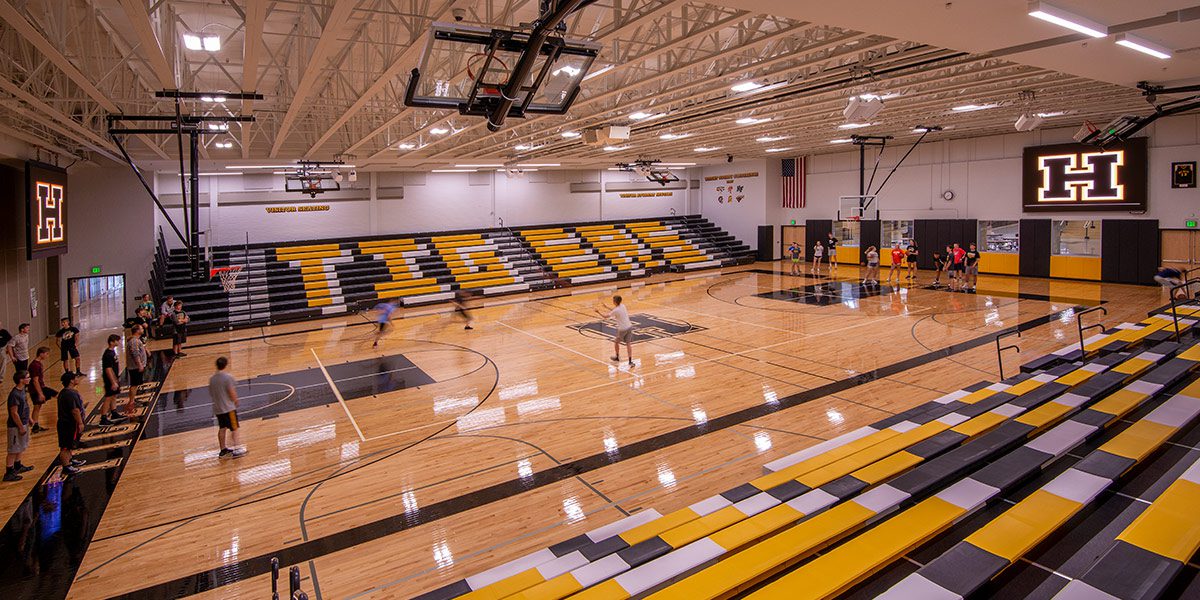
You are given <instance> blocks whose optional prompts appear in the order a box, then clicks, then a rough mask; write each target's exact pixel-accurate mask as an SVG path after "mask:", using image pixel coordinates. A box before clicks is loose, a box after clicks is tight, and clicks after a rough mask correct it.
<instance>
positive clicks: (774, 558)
mask: <svg viewBox="0 0 1200 600" xmlns="http://www.w3.org/2000/svg"><path fill="white" fill-rule="evenodd" d="M1189 314H1191V313H1189ZM1164 321H1165V323H1166V325H1164ZM1173 323H1174V322H1173V320H1172V319H1171V318H1169V317H1164V316H1162V315H1151V316H1149V317H1148V318H1147V319H1145V320H1143V321H1142V322H1141V323H1136V324H1123V325H1120V326H1118V327H1116V328H1113V329H1111V330H1108V331H1105V332H1104V333H1101V334H1097V335H1094V336H1092V337H1091V338H1088V339H1086V340H1084V343H1083V349H1082V350H1081V349H1080V345H1079V344H1075V345H1073V346H1068V347H1066V348H1064V349H1062V350H1059V351H1056V352H1052V353H1050V354H1048V355H1047V357H1049V358H1047V359H1045V361H1044V362H1043V363H1042V365H1043V366H1042V367H1041V368H1030V369H1027V370H1026V372H1022V373H1020V374H1018V375H1017V376H1015V377H1012V378H1009V379H1007V380H1004V381H1001V382H996V383H989V382H981V383H979V384H976V385H973V386H970V387H968V388H965V389H963V390H959V391H957V392H954V393H951V394H947V395H945V396H943V397H941V398H938V399H936V400H933V401H930V402H928V403H926V404H923V405H921V406H918V407H915V408H913V409H910V410H907V411H905V412H903V413H901V414H898V415H894V416H892V417H889V418H887V419H884V420H882V421H880V422H878V423H875V424H873V425H871V426H867V427H863V428H860V429H858V430H855V431H852V432H849V433H847V434H844V435H842V436H839V437H837V438H835V439H832V440H828V441H826V442H823V443H820V444H817V445H815V446H813V447H811V448H808V449H806V450H803V451H800V452H797V453H794V454H792V455H790V456H787V457H784V458H781V459H777V460H775V461H772V462H771V463H768V464H767V465H765V466H764V475H763V476H761V477H759V478H757V479H754V480H752V481H750V482H747V483H745V484H742V485H738V486H736V487H733V488H731V489H729V490H727V491H725V492H723V493H721V494H718V495H715V496H712V497H709V498H706V499H703V500H701V501H699V502H696V503H694V504H691V505H689V506H687V507H685V508H682V509H679V510H675V511H671V512H666V513H664V514H661V515H660V514H659V513H658V512H654V513H653V514H652V515H650V516H648V517H647V516H644V515H643V514H642V513H637V514H635V515H633V516H632V517H627V518H625V519H623V520H621V521H617V522H616V523H613V524H611V525H610V526H606V527H607V529H606V528H601V529H598V530H594V531H593V532H589V533H588V534H585V535H581V536H577V537H575V538H571V539H569V540H566V541H564V542H561V543H559V544H556V545H553V546H550V547H549V548H546V549H544V550H542V551H539V552H536V553H534V554H530V555H527V556H524V557H521V558H518V559H516V560H513V561H510V562H509V563H506V564H503V565H500V566H498V567H495V568H493V569H489V570H488V571H486V572H484V573H480V574H478V575H476V576H473V577H468V578H466V579H463V580H460V581H457V582H455V583H453V584H450V585H448V586H444V587H442V588H439V589H437V590H433V591H431V592H428V593H426V594H424V595H422V596H420V598H422V599H423V600H434V599H442V598H456V597H463V598H472V599H475V598H512V599H517V598H520V599H525V600H534V599H537V600H548V599H556V598H565V597H568V596H570V597H571V598H580V599H591V598H604V599H624V598H634V597H650V598H657V599H665V598H680V599H684V598H686V599H688V600H693V599H702V598H728V597H733V596H741V595H747V596H746V597H752V598H789V599H790V598H828V597H834V596H837V595H838V594H841V593H844V592H847V591H849V590H852V589H854V588H855V586H859V585H862V584H864V582H867V581H869V580H870V578H871V577H872V576H874V575H875V574H876V573H878V572H879V571H881V570H882V569H884V568H885V567H887V566H888V565H890V564H892V563H895V562H896V561H900V560H901V559H902V558H903V557H904V556H905V555H906V554H907V553H909V552H910V551H912V550H914V549H916V548H918V547H921V546H923V545H925V544H927V543H929V542H931V541H933V540H935V539H938V538H939V537H940V536H943V535H946V534H947V532H948V531H949V530H951V528H953V527H955V526H957V525H958V524H960V523H961V522H962V521H963V520H964V519H965V518H966V517H967V516H968V515H971V514H973V513H975V512H977V511H979V510H981V509H982V508H983V507H984V506H986V505H988V504H989V503H994V502H996V501H998V500H999V499H1000V498H1002V497H1004V496H1006V495H1008V494H1010V493H1013V492H1015V491H1016V490H1018V489H1020V488H1021V486H1022V485H1025V484H1026V482H1028V481H1030V480H1031V479H1033V478H1035V477H1036V476H1037V475H1038V474H1040V473H1043V472H1046V471H1048V470H1050V469H1051V468H1053V467H1054V465H1055V464H1056V463H1057V462H1058V461H1060V460H1062V459H1063V458H1064V457H1065V456H1067V454H1068V453H1069V452H1072V451H1073V450H1076V449H1078V448H1079V447H1081V446H1084V445H1085V444H1090V443H1094V440H1100V441H1102V443H1101V444H1100V445H1099V447H1098V448H1097V449H1095V450H1094V451H1091V452H1090V453H1086V456H1085V457H1084V459H1083V460H1080V461H1078V462H1076V463H1074V464H1073V465H1071V466H1070V467H1069V468H1067V469H1066V470H1065V471H1064V472H1062V473H1061V474H1059V475H1057V476H1056V477H1053V478H1051V479H1050V480H1049V481H1048V482H1047V483H1044V484H1043V485H1040V486H1036V489H1034V490H1033V491H1031V492H1030V493H1028V494H1027V495H1024V496H1023V498H1022V499H1021V500H1020V501H1018V502H1016V503H1015V504H1014V505H1013V506H1011V507H1009V508H1008V510H1006V511H1003V512H1002V514H1000V516H998V517H996V518H994V519H991V520H990V521H989V522H986V523H982V524H981V525H980V526H979V527H977V528H975V530H974V531H971V532H968V534H967V535H966V537H965V539H963V538H961V537H959V538H955V539H958V540H961V541H959V542H958V543H954V544H950V545H947V546H946V547H947V548H949V550H947V551H946V552H944V553H943V554H942V555H941V557H940V558H937V559H935V560H933V561H932V562H929V563H928V564H926V565H925V566H924V567H922V568H921V569H920V570H919V571H917V572H916V573H913V574H911V575H909V576H908V577H907V578H903V579H902V580H900V581H899V583H896V584H895V585H893V586H891V589H889V590H888V591H887V592H886V593H885V596H886V597H888V598H894V599H899V598H903V599H909V598H911V599H917V598H962V597H966V596H968V595H970V594H972V593H976V592H978V591H979V590H981V589H983V588H984V586H986V585H988V584H989V582H991V581H992V580H993V579H994V578H995V577H996V576H997V575H998V574H999V573H1001V572H1002V571H1004V570H1005V569H1007V568H1009V567H1010V566H1011V565H1013V564H1014V563H1016V562H1017V561H1018V560H1020V559H1021V558H1022V557H1023V556H1025V555H1026V554H1027V553H1029V552H1030V551H1031V550H1032V549H1033V548H1035V547H1037V546H1039V544H1040V545H1045V544H1046V543H1048V541H1049V543H1052V542H1053V539H1054V535H1055V534H1056V532H1058V531H1059V530H1060V529H1062V528H1063V527H1064V525H1065V524H1066V523H1067V522H1068V521H1070V520H1071V519H1072V518H1073V517H1074V516H1075V515H1077V514H1079V513H1080V512H1082V511H1084V510H1085V509H1086V508H1087V507H1088V506H1089V505H1091V504H1094V503H1096V502H1099V501H1101V499H1102V498H1104V496H1103V494H1102V492H1103V491H1104V490H1106V489H1108V488H1109V487H1110V486H1112V485H1113V484H1114V483H1115V482H1117V481H1119V480H1121V479H1122V478H1123V477H1125V476H1126V475H1127V474H1128V473H1129V472H1130V470H1132V469H1134V468H1135V467H1136V466H1137V465H1139V464H1141V463H1144V462H1146V461H1147V460H1149V459H1150V457H1151V456H1152V455H1153V453H1154V452H1155V450H1157V449H1159V448H1161V447H1163V446H1164V445H1165V444H1166V443H1167V442H1169V441H1170V440H1171V439H1172V438H1174V437H1175V436H1177V435H1178V434H1180V433H1181V432H1183V431H1185V430H1189V429H1190V428H1192V427H1193V426H1196V424H1197V422H1200V419H1198V417H1200V379H1198V378H1200V344H1198V343H1197V340H1196V338H1195V337H1193V331H1192V329H1193V328H1194V326H1195V325H1196V320H1195V319H1193V318H1185V319H1181V320H1180V321H1179V325H1180V329H1181V331H1182V332H1183V336H1182V337H1180V338H1179V340H1174V339H1173V338H1174V337H1175V336H1174V326H1173ZM1168 337H1170V338H1172V339H1171V340H1168V339H1167V338H1168ZM1147 411H1148V412H1147ZM1143 413H1144V414H1143ZM1139 414H1140V415H1141V416H1136V415H1139ZM1130 419H1132V420H1133V422H1132V424H1130V425H1129V426H1128V427H1125V428H1122V427H1124V425H1125V424H1127V423H1129V420H1130ZM1114 430H1115V433H1114ZM1056 472H1057V471H1056ZM1197 494H1200V466H1192V467H1191V468H1190V469H1188V470H1187V471H1186V472H1184V473H1183V475H1182V476H1180V479H1179V481H1177V482H1176V483H1175V484H1174V485H1172V486H1171V487H1170V488H1168V489H1167V491H1165V492H1163V493H1162V494H1161V496H1160V497H1159V499H1158V500H1156V501H1155V502H1154V504H1152V505H1151V506H1150V507H1148V508H1147V509H1146V511H1145V513H1144V514H1143V515H1142V517H1139V518H1138V520H1136V521H1134V522H1133V523H1132V524H1131V525H1129V527H1127V528H1125V531H1124V532H1123V533H1121V534H1120V536H1119V537H1117V538H1116V539H1115V540H1112V543H1111V548H1110V549H1109V550H1108V552H1107V553H1106V554H1105V555H1104V556H1101V557H1100V559H1099V560H1098V561H1097V562H1096V565H1095V566H1094V567H1093V569H1092V570H1091V571H1089V575H1087V576H1084V577H1083V578H1081V579H1077V580H1075V581H1072V582H1070V584H1069V585H1067V586H1066V588H1064V589H1063V590H1062V593H1061V594H1060V597H1062V598H1076V597H1099V596H1101V594H1098V593H1093V592H1095V591H1096V590H1099V591H1101V592H1105V593H1108V594H1112V596H1113V597H1120V598H1154V597H1158V594H1161V593H1162V591H1163V590H1165V589H1167V586H1168V585H1169V584H1171V582H1172V580H1173V579H1174V578H1175V577H1176V575H1179V574H1181V573H1186V570H1185V566H1186V564H1187V563H1188V562H1189V561H1190V559H1191V557H1192V556H1193V554H1194V553H1195V552H1196V551H1197V549H1198V548H1200V515H1197V514H1196V513H1195V509H1194V508H1192V507H1194V505H1195V501H1196V500H1197V499H1200V496H1198V495H1197ZM600 532H603V534H606V535H601V534H600ZM891 581H893V582H894V581H896V580H895V579H893V580H891ZM1135 582H1140V583H1135ZM1104 597H1108V596H1104Z"/></svg>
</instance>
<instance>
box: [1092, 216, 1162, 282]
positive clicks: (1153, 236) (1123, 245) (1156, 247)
mask: <svg viewBox="0 0 1200 600" xmlns="http://www.w3.org/2000/svg"><path fill="white" fill-rule="evenodd" d="M1161 251H1162V247H1161V243H1160V240H1159V229H1158V220H1157V219H1104V221H1102V227H1101V230H1100V279H1101V280H1102V281H1108V282H1112V283H1135V284H1138V283H1140V284H1153V283H1154V272H1155V270H1157V268H1158V265H1159V261H1160V254H1161Z"/></svg>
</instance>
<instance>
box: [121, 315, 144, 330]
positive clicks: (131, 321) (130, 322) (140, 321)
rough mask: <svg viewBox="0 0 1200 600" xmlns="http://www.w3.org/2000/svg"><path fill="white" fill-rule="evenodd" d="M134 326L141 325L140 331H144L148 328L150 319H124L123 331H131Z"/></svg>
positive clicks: (135, 317)
mask: <svg viewBox="0 0 1200 600" xmlns="http://www.w3.org/2000/svg"><path fill="white" fill-rule="evenodd" d="M134 325H141V326H142V329H146V328H147V327H149V326H150V319H147V318H146V317H140V316H136V315H135V316H132V317H129V318H128V319H125V329H133V326H134Z"/></svg>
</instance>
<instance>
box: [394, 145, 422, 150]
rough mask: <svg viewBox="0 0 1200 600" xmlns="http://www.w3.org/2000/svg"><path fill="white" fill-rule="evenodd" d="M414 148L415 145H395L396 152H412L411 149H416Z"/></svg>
mask: <svg viewBox="0 0 1200 600" xmlns="http://www.w3.org/2000/svg"><path fill="white" fill-rule="evenodd" d="M416 147H417V145H416V144H397V145H396V149H397V150H412V149H413V148H416Z"/></svg>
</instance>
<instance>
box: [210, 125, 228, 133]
mask: <svg viewBox="0 0 1200 600" xmlns="http://www.w3.org/2000/svg"><path fill="white" fill-rule="evenodd" d="M208 130H209V131H229V123H209V124H208Z"/></svg>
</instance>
